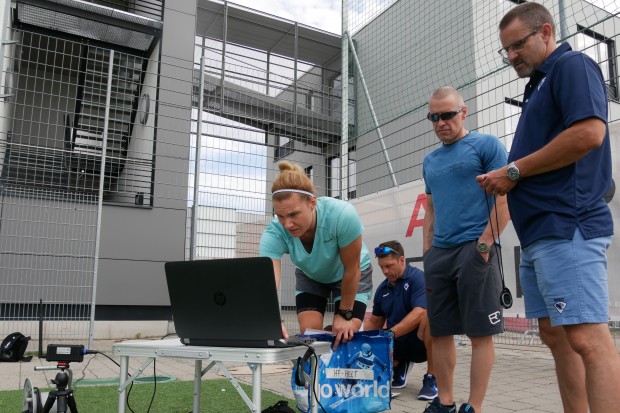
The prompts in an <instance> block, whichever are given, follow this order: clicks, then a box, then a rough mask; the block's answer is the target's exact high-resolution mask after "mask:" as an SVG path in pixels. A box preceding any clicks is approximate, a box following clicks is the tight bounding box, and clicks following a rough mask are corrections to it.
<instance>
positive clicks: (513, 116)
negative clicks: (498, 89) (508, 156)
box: [502, 98, 523, 152]
mask: <svg viewBox="0 0 620 413" xmlns="http://www.w3.org/2000/svg"><path fill="white" fill-rule="evenodd" d="M522 106H523V103H522V102H520V101H518V100H516V99H511V98H505V99H504V137H503V138H502V140H503V141H504V146H505V147H506V150H507V151H508V152H510V147H511V146H512V140H513V139H514V136H515V131H516V130H517V124H518V123H519V118H520V117H521V107H522Z"/></svg>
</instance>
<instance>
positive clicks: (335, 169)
mask: <svg viewBox="0 0 620 413" xmlns="http://www.w3.org/2000/svg"><path fill="white" fill-rule="evenodd" d="M340 165H341V162H340V155H338V156H334V157H332V158H329V159H328V160H327V194H328V195H329V196H331V197H332V198H338V199H340V190H341V182H342V179H341V173H340ZM348 179H349V191H348V197H349V199H352V198H356V197H357V152H356V151H355V149H351V150H349V170H348Z"/></svg>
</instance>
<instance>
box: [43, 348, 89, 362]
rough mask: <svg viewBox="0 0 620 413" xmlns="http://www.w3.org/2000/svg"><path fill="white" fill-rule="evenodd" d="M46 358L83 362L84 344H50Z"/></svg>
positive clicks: (48, 359) (49, 359)
mask: <svg viewBox="0 0 620 413" xmlns="http://www.w3.org/2000/svg"><path fill="white" fill-rule="evenodd" d="M45 360H47V361H61V362H67V363H71V362H76V363H81V362H82V360H84V346H83V345H72V344H48V345H47V354H46V355H45Z"/></svg>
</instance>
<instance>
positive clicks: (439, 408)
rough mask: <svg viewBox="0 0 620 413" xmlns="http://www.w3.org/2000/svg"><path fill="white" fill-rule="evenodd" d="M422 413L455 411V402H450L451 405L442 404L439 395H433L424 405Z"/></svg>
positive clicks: (454, 412) (453, 412)
mask: <svg viewBox="0 0 620 413" xmlns="http://www.w3.org/2000/svg"><path fill="white" fill-rule="evenodd" d="M424 413H456V403H452V406H444V405H443V404H441V403H440V402H439V397H435V398H434V399H433V401H432V402H430V403H429V404H427V405H426V409H424Z"/></svg>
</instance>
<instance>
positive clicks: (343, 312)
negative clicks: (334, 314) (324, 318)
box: [338, 308, 353, 321]
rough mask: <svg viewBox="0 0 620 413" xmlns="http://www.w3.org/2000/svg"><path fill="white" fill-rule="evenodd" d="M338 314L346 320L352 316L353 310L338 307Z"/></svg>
mask: <svg viewBox="0 0 620 413" xmlns="http://www.w3.org/2000/svg"><path fill="white" fill-rule="evenodd" d="M338 314H339V315H340V316H341V317H342V318H344V319H345V320H347V321H349V320H351V319H352V318H353V311H351V310H343V309H342V308H339V309H338Z"/></svg>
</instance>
